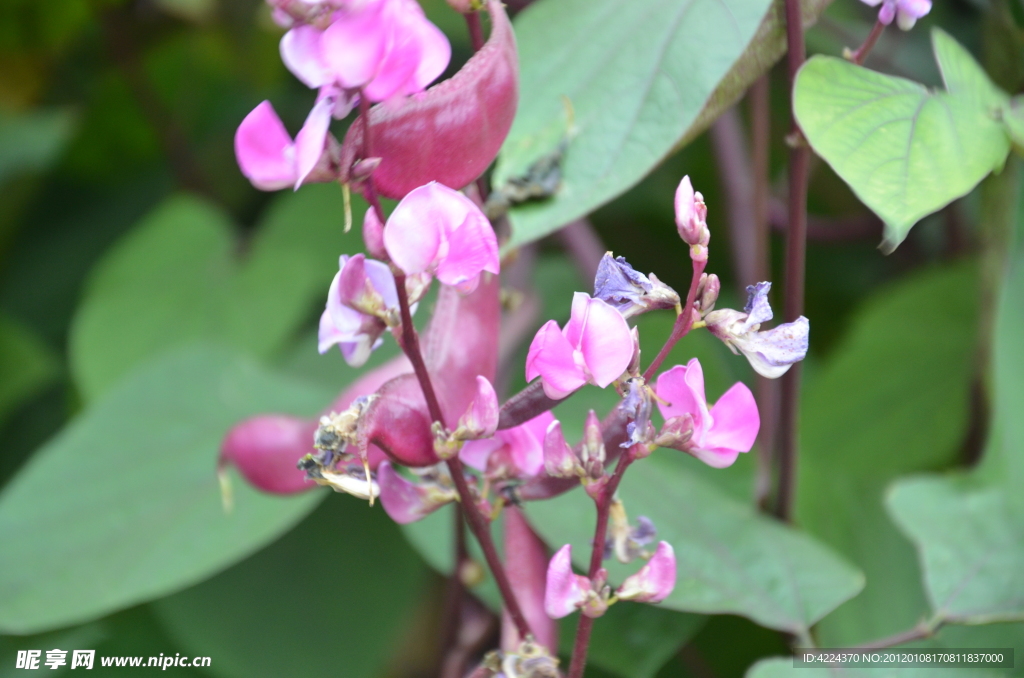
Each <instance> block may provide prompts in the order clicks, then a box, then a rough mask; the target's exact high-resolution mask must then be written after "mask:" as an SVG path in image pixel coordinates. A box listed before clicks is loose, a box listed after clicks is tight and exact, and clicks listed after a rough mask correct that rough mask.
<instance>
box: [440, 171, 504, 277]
mask: <svg viewBox="0 0 1024 678" xmlns="http://www.w3.org/2000/svg"><path fill="white" fill-rule="evenodd" d="M435 185H437V186H439V187H440V188H444V187H443V186H441V185H440V184H435ZM446 190H450V189H446ZM453 193H454V195H455V196H458V198H460V199H461V200H462V201H464V204H465V207H466V210H467V211H466V217H465V219H463V220H462V222H461V223H457V224H456V225H455V226H454V228H452V229H448V231H447V232H448V252H447V254H445V256H444V257H442V258H441V261H440V262H438V266H437V279H438V280H440V281H441V282H443V283H444V284H446V285H451V286H453V287H460V286H464V283H467V282H470V281H475V280H476V279H477V278H478V277H479V275H480V272H481V271H488V272H490V273H494V274H497V273H498V271H499V269H500V264H499V261H498V239H497V238H496V237H495V235H494V229H493V228H491V224H490V222H489V221H488V220H487V217H485V216H484V214H483V212H481V211H480V209H479V208H478V207H477V206H476V205H474V204H473V203H472V201H470V200H469V199H468V198H466V197H465V196H464V195H462V194H461V193H455V192H454V191H453ZM472 287H474V288H475V287H476V284H475V282H474V284H473V285H472ZM463 291H472V290H463Z"/></svg>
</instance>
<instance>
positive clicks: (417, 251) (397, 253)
mask: <svg viewBox="0 0 1024 678" xmlns="http://www.w3.org/2000/svg"><path fill="white" fill-rule="evenodd" d="M445 190H448V191H451V189H445ZM452 192H453V193H454V191H452ZM453 218H457V219H458V222H457V223H461V222H462V221H463V220H464V219H465V218H466V211H465V208H464V206H463V205H462V204H461V203H459V202H456V201H451V200H445V199H444V196H443V192H442V191H441V189H440V185H439V184H436V183H433V182H431V183H429V184H427V185H425V186H420V187H419V188H417V189H414V190H413V191H410V193H409V194H408V195H407V196H405V197H404V198H402V201H401V202H400V203H398V206H397V207H395V210H394V211H393V212H392V213H391V216H390V217H388V222H387V225H385V227H384V248H385V249H386V250H387V251H388V256H390V257H391V260H392V261H393V262H395V265H396V266H398V267H399V268H400V269H402V270H403V271H405V272H406V273H421V272H423V271H426V270H428V269H430V268H431V266H432V265H433V264H434V260H435V258H436V257H437V256H438V250H439V249H440V248H441V243H442V242H443V241H444V238H445V234H444V233H445V221H446V220H447V219H453Z"/></svg>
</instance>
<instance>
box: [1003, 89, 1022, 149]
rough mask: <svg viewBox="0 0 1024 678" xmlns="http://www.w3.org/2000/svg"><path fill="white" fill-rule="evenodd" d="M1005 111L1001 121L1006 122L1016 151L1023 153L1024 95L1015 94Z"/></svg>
mask: <svg viewBox="0 0 1024 678" xmlns="http://www.w3.org/2000/svg"><path fill="white" fill-rule="evenodd" d="M1005 113H1006V117H1005V118H1003V122H1004V123H1006V130H1007V132H1009V134H1010V140H1011V141H1013V145H1014V148H1016V150H1017V153H1018V154H1020V155H1024V95H1021V96H1015V97H1014V98H1013V101H1011V102H1010V105H1009V106H1007V107H1006V109H1005Z"/></svg>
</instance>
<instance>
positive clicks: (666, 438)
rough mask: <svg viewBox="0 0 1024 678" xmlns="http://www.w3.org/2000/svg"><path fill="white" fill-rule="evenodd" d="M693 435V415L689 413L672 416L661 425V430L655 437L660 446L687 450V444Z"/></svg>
mask: <svg viewBox="0 0 1024 678" xmlns="http://www.w3.org/2000/svg"><path fill="white" fill-rule="evenodd" d="M692 437H693V416H692V415H690V414H689V413H687V414H683V415H680V416H678V417H672V418H671V419H669V420H668V421H666V422H665V425H664V426H662V427H661V432H660V433H659V434H658V437H656V438H655V439H654V444H655V445H657V446H658V447H670V448H672V449H673V450H679V451H681V452H686V451H687V450H688V449H689V448H688V447H687V446H686V444H687V443H688V442H690V438H692Z"/></svg>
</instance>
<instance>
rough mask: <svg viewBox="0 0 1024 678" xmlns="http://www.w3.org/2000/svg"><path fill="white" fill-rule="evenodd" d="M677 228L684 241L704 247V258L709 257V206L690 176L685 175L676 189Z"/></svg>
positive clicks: (694, 245)
mask: <svg viewBox="0 0 1024 678" xmlns="http://www.w3.org/2000/svg"><path fill="white" fill-rule="evenodd" d="M675 203H676V204H675V208H676V229H677V230H678V231H679V237H680V238H682V239H683V242H685V243H686V244H688V245H690V246H691V254H690V256H691V257H693V256H694V255H693V250H692V248H693V247H703V252H704V259H705V260H706V259H707V245H708V241H709V240H710V238H711V233H710V231H708V225H707V216H708V208H707V205H705V204H704V196H703V195H701V194H700V193H699V192H695V191H694V190H693V184H691V183H690V177H689V176H685V177H683V180H682V181H680V182H679V187H678V188H677V189H676V200H675Z"/></svg>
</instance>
